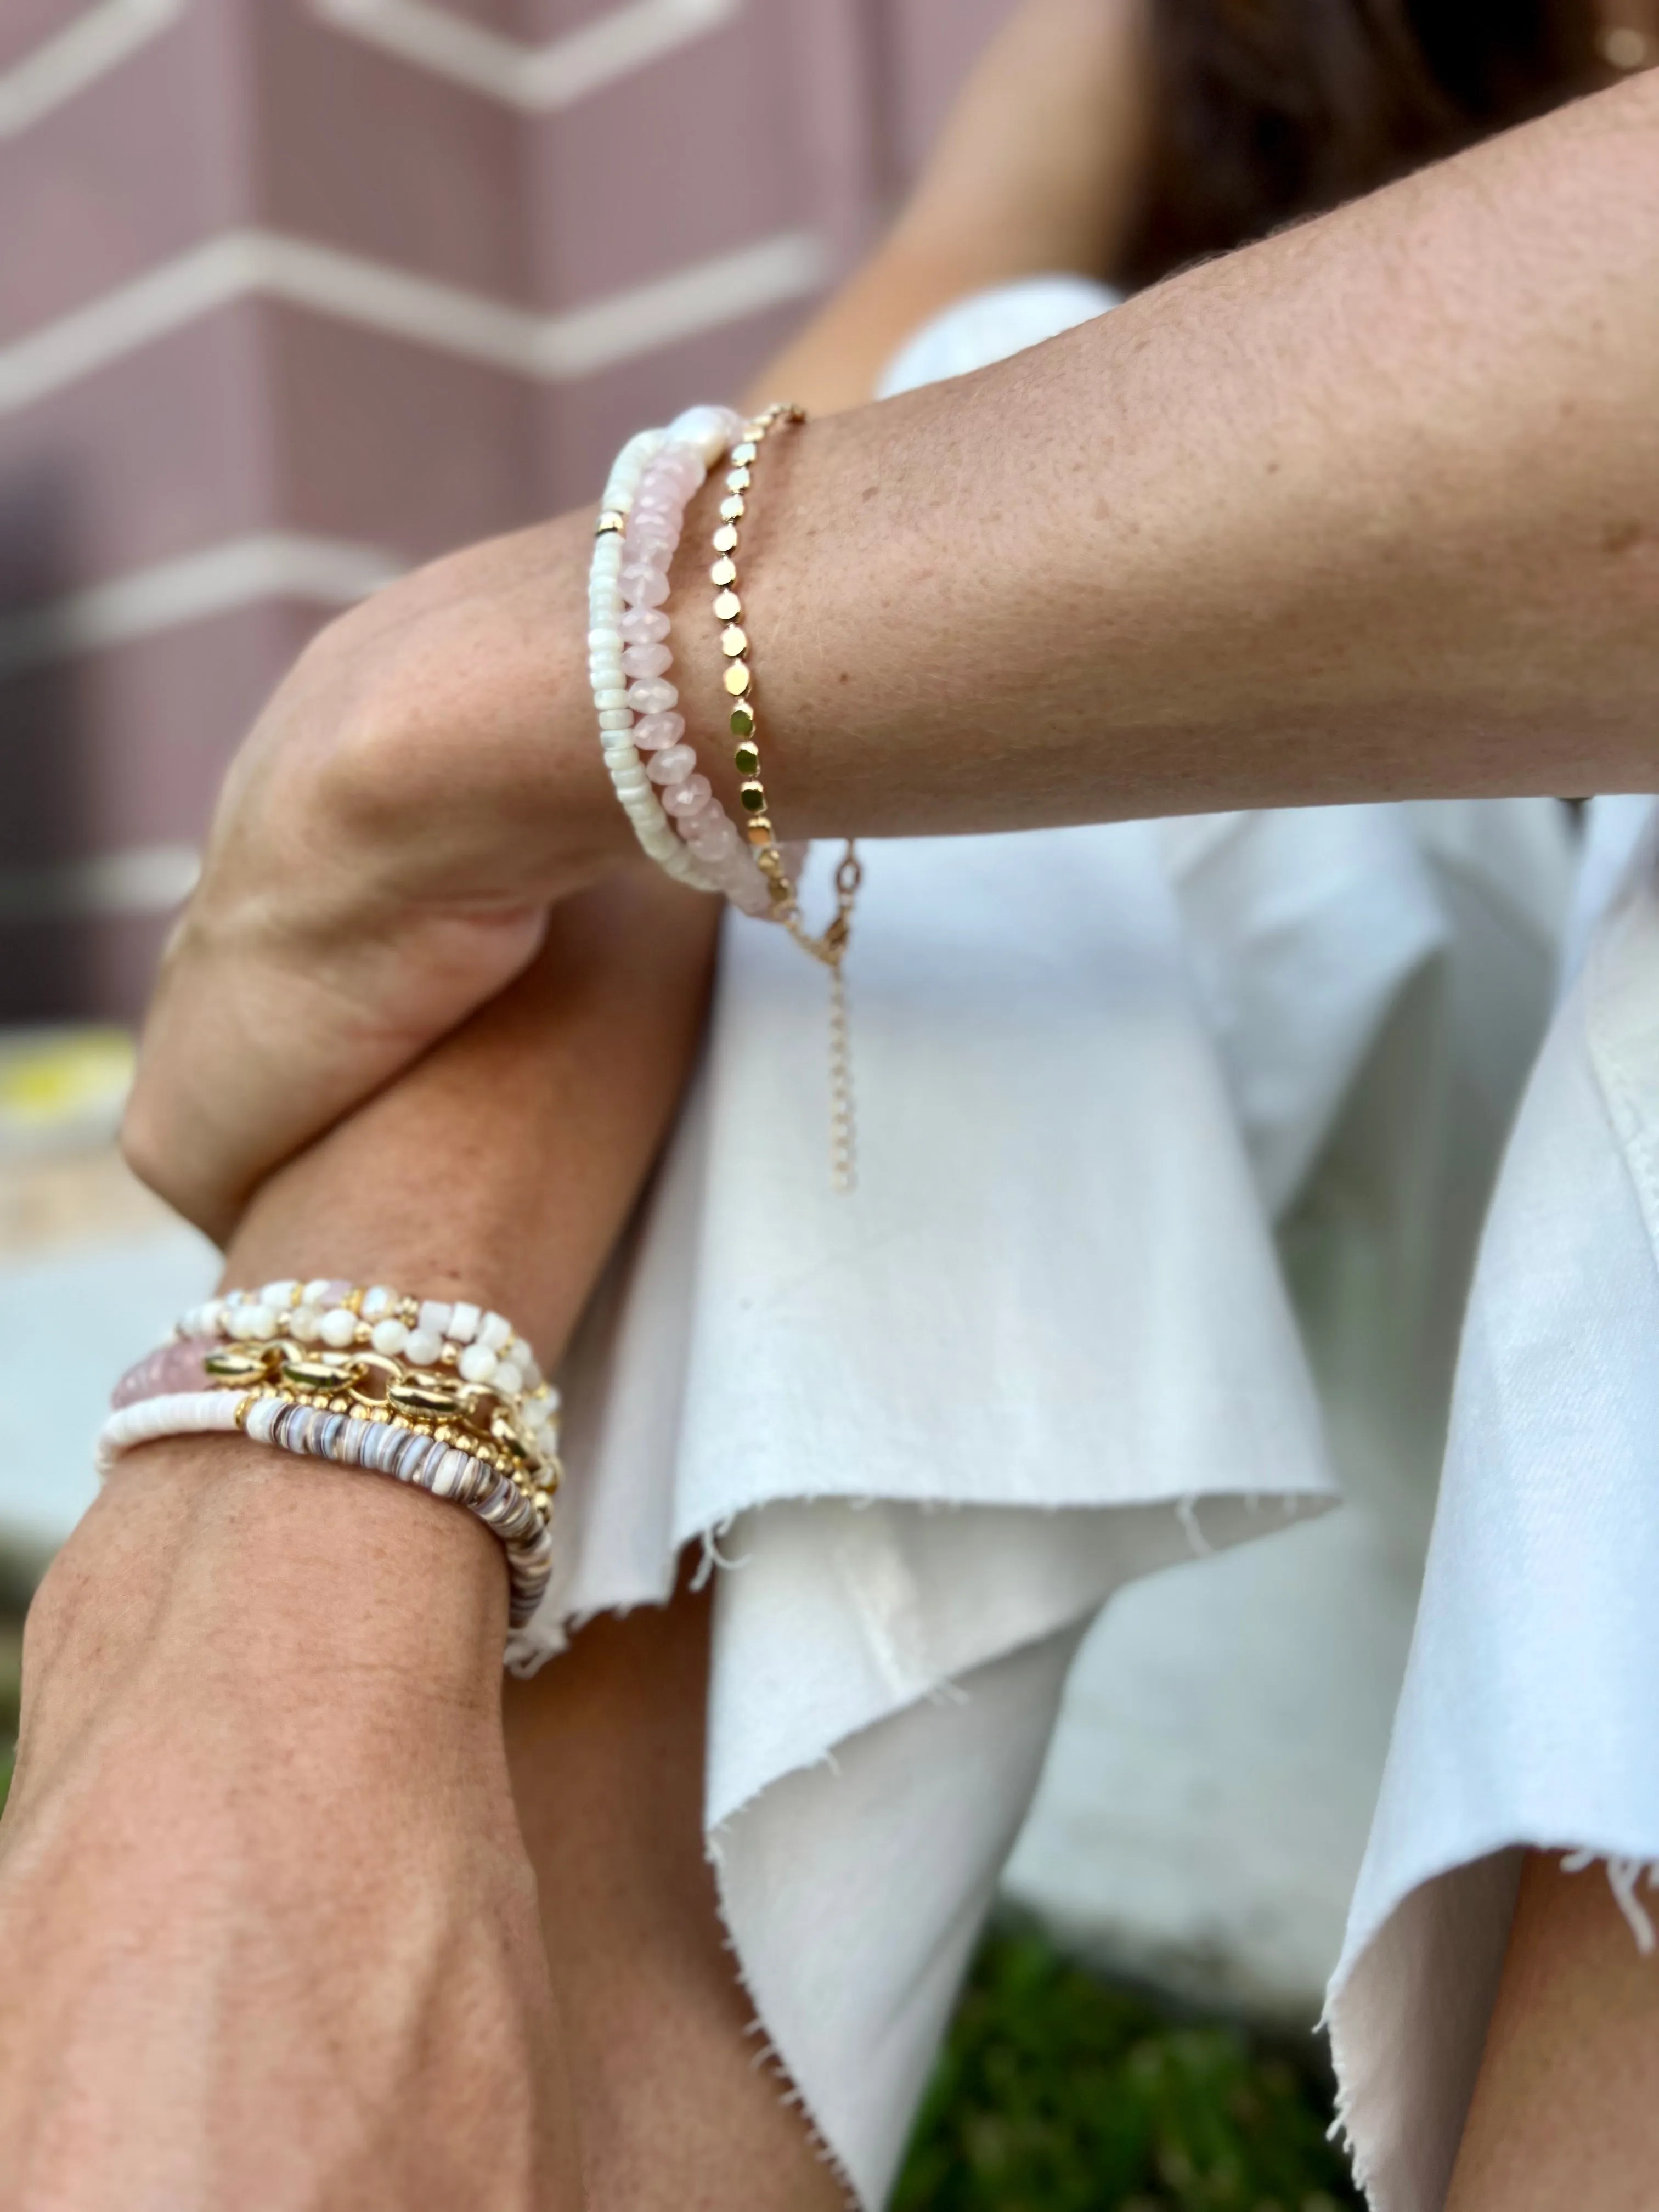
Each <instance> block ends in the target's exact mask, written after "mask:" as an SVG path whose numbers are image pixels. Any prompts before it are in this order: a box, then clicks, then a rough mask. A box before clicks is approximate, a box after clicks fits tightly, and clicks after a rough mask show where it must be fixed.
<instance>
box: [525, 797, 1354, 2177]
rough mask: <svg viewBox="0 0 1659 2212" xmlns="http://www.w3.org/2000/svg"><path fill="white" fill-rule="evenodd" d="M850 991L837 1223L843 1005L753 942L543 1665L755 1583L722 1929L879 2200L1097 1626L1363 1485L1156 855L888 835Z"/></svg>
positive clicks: (570, 1513)
mask: <svg viewBox="0 0 1659 2212" xmlns="http://www.w3.org/2000/svg"><path fill="white" fill-rule="evenodd" d="M1062 918H1063V920H1062ZM854 963H855V964H854V969H853V1004H854V1016H853V1019H854V1051H855V1054H856V1065H857V1076H858V1088H859V1096H860V1112H861V1122H862V1130H861V1143H860V1188H859V1190H858V1192H857V1194H855V1195H854V1197H852V1198H850V1199H848V1198H845V1197H841V1196H838V1195H837V1194H836V1193H835V1192H834V1191H833V1189H832V1188H831V1186H830V1182H829V1158H828V1146H827V1097H826V1084H825V1012H826V1008H825V998H824V986H823V976H822V975H820V974H819V973H818V971H817V969H814V968H813V967H812V966H811V963H807V962H805V961H804V960H803V959H802V957H801V956H800V954H799V951H797V950H796V948H795V947H794V946H793V945H790V944H789V942H788V941H787V939H785V938H784V937H783V936H782V935H781V933H778V932H775V931H773V930H770V929H769V928H767V927H764V926H763V925H757V924H749V923H744V922H741V921H734V922H733V923H732V925H731V926H730V928H729V933H728V936H727V939H726V947H725V953H724V957H723V963H722V973H721V977H720V987H719V991H718V994H717V1001H716V1006H715V1011H714V1021H713V1026H712V1032H711V1036H710V1041H709V1048H708V1064H707V1066H706V1068H705V1070H704V1072H703V1075H702V1079H701V1082H700V1084H699V1087H698V1092H697V1096H696V1099H695V1101H694V1102H693V1104H692V1106H691V1108H690V1110H689V1111H688V1114H687V1115H686V1117H685V1119H684V1123H683V1126H682V1127H681V1129H680V1131H679V1133H678V1137H677V1139H676V1141H675V1143H674V1146H673V1147H672V1149H671V1154H670V1157H669V1158H668V1159H667V1161H666V1162H665V1167H664V1170H663V1173H662V1175H661V1177H660V1180H659V1186H658V1188H657V1190H656V1192H655V1194H654V1195H653V1200H652V1202H651V1205H650V1207H649V1209H648V1211H647V1214H646V1216H645V1217H644V1219H643V1221H642V1223H641V1230H640V1234H639V1237H638V1238H637V1240H636V1244H635V1250H634V1253H633V1255H631V1259H630V1262H629V1266H628V1267H627V1268H626V1269H625V1270H623V1271H622V1272H621V1273H620V1274H619V1278H618V1279H617V1282H615V1283H614V1284H613V1285H611V1289H610V1292H609V1295H608V1297H607V1298H606V1300H605V1302H604V1304H603V1305H602V1307H601V1309H600V1310H599V1312H597V1313H596V1315H595V1316H594V1319H593V1324H592V1328H590V1329H589V1331H588V1332H587V1335H586V1340H585V1341H584V1343H583V1344H582V1345H581V1346H580V1347H579V1355H578V1357H577V1358H575V1359H574V1361H573V1370H574V1371H573V1372H572V1373H571V1374H570V1375H568V1376H567V1394H568V1404H569V1430H568V1460H569V1463H570V1465H571V1467H572V1468H573V1469H574V1470H575V1473H574V1475H573V1479H572V1480H571V1482H570V1483H569V1484H568V1486H567V1491H566V1493H565V1496H564V1498H563V1499H562V1537H563V1542H564V1545H565V1555H564V1559H563V1562H562V1575H561V1577H560V1580H559V1583H558V1587H557V1588H556V1590H555V1591H554V1592H553V1593H552V1594H551V1595H550V1601H549V1604H548V1606H547V1607H546V1609H545V1610H544V1614H543V1615H542V1616H541V1617H540V1619H539V1621H538V1624H537V1626H538V1637H537V1639H536V1640H537V1642H538V1644H539V1645H540V1647H541V1648H542V1649H548V1648H552V1647H553V1646H555V1645H556V1644H557V1642H558V1640H559V1639H560V1637H561V1635H562V1626H563V1624H564V1623H565V1622H567V1621H568V1620H571V1619H573V1618H580V1617H581V1616H582V1615H584V1614H586V1613H591V1612H592V1611H594V1610H597V1609H599V1608H600V1607H610V1606H615V1605H620V1604H628V1603H633V1602H635V1601H641V1600H648V1599H659V1598H662V1597H664V1596H665V1595H666V1594H667V1591H668V1589H669V1588H670V1586H671V1579H672V1573H673V1560H674V1557H675V1554H676V1552H677V1550H678V1547H680V1546H681V1545H683V1544H684V1543H686V1542H690V1541H696V1540H698V1539H699V1538H708V1537H710V1536H713V1537H714V1538H716V1540H717V1541H718V1544H719V1548H720V1556H722V1557H723V1558H724V1559H727V1560H729V1561H731V1562H732V1571H730V1572H729V1573H727V1574H726V1575H724V1576H722V1577H721V1579H720V1586H719V1600H718V1607H717V1613H716V1634H715V1645H714V1661H713V1680H712V1682H711V1692H710V1709H709V1721H710V1737H709V1771H708V1807H707V1814H708V1831H709V1836H710V1841H711V1846H712V1847H713V1849H714V1851H715V1853H716V1857H717V1860H718V1863H719V1865H720V1875H721V1889H722V1897H723V1902H724V1906H725V1911H726V1917H727V1921H728V1924H729V1926H730V1929H731V1931H732V1936H733V1939H734V1942H735V1943H736V1947H737V1950H738V1959H739V1962H740V1965H741V1966H742V1970H743V1972H744V1977H745V1978H746V1980H747V1982H748V1984H749V1986H750V1990H751V1991H752V1992H753V1994H754V1996H755V1999H756V2002H757V2008H758V2011H759V2013H760V2016H761V2018H762V2020H763V2022H764V2024H765V2027H766V2029H767V2032H768V2033H769V2036H770V2037H771V2039H772V2040H773V2042H774V2044H775V2046H776V2048H777V2050H778V2051H779V2052H780V2054H781V2057H782V2058H783V2060H784V2062H785V2063H786V2064H787V2068H788V2069H789V2071H790V2073H791V2075H793V2079H794V2081H796V2083H797V2084H798V2085H799V2089H800V2092H801V2093H802V2096H803V2099H804V2100H805V2105H806V2106H807V2109H808V2111H809V2112H811V2116H812V2118H813V2119H814V2121H815V2123H816V2124H817V2127H818V2128H819V2130H821V2132H822V2133H823V2136H824V2137H825V2139H826V2140H827V2142H828V2143H829V2146H830V2148H832V2150H833V2151H834V2153H835V2154H836V2157H837V2159H838V2160H839V2161H840V2162H841V2164H842V2166H843V2168H844V2169H845V2171H846V2172H847V2173H848V2176H849V2178H850V2179H851V2181H852V2183H853V2185H854V2188H855V2190H856V2191H857V2193H858V2195H859V2197H860V2199H861V2201H863V2202H864V2203H868V2204H875V2203H878V2202H879V2201H880V2200H881V2198H882V2197H883V2196H884V2192H885V2191H886V2188H887V2186H888V2184H889V2182H890V2179H891V2175H892V2172H893V2170H894V2167H895V2165H896V2160H897V2158H898V2155H899V2153H900V2151H901V2149H902V2142H903V2138H904V2134H905V2131H906V2130H907V2128H908V2122H909V2118H910V2114H911V2111H912V2109H913V2106H914V2100H915V2094H916V2092H917V2091H918V2089H919V2087H920V2085H921V2081H922V2079H923V2077H924V2075H925V2073H926V2069H927V2065H928V2063H929V2062H930V2060H931V2057H932V2055H933V2049H934V2046H935V2044H936V2041H937V2038H938V2035H939V2030H940V2028H941V2027H942V2025H943V2022H944V2019H945V2014H946V2012H947V2010H948V2007H949V2003H950V2000H951V1995H952V1993H953V1991H954V1989H955V1986H956V1984H957V1979H958V1978H959V1976H960V1973H961V1971H962V1968H963V1966H964V1964H965V1962H966V1959H967V1956H968V1953H969V1948H970V1947H971V1944H972V1942H973V1939H974V1936H975V1930H976V1928H977V1924H978V1921H979V1917H980V1916H981V1912H982V1911H983V1908H984V1905H985V1903H986V1901H987V1898H988V1896H989V1894H990V1892H991V1888H992V1886H993V1884H994V1881H995V1877H996V1874H997V1872H998V1869H999V1868H1000V1864H1001V1862H1002V1859H1003V1857H1004V1856H1005V1855H1006V1850H1007V1848H1008V1845H1009V1844H1010V1842H1011V1841H1012V1836H1013V1834H1014V1832H1015V1831H1016V1830H1017V1828H1018V1824H1019V1821H1020V1820H1021V1818H1022V1816H1023V1814H1024V1809H1025V1806H1026V1803H1027V1802H1028V1800H1029V1797H1030V1791H1031V1790H1032V1788H1033V1786H1034V1784H1035V1782H1036V1776H1037V1771H1038V1769H1039V1767H1040V1765H1041V1760H1042V1751H1043V1747H1044V1745H1045V1743H1046V1741H1047V1735H1048V1728H1049V1725H1050V1723H1051V1721H1052V1717H1053V1711H1054V1701H1055V1699H1056V1698H1057V1696H1058V1694H1059V1689H1060V1682H1061V1680H1062V1679H1063V1675H1064V1671H1065V1662H1066V1656H1067V1655H1068V1653H1069V1650H1070V1647H1071V1644H1072V1642H1073V1637H1074V1632H1075V1630H1076V1629H1077V1627H1078V1626H1079V1625H1080V1624H1082V1623H1083V1622H1085V1621H1086V1620H1088V1619H1089V1618H1090V1617H1091V1615H1092V1613H1094V1612H1095V1611H1096V1610H1097V1607H1099V1606H1100V1604H1101V1603H1102V1602H1103V1601H1104V1599H1105V1598H1106V1597H1107V1596H1108V1595H1109V1593H1110V1592H1111V1591H1112V1590H1113V1589H1115V1588H1116V1587H1117V1586H1118V1585H1119V1584H1121V1583H1122V1582H1123V1581H1125V1580H1126V1579H1127V1578H1129V1577H1132V1576H1133V1575H1136V1574H1140V1573H1145V1572H1147V1571H1150V1570H1152V1569H1153V1568H1156V1567H1161V1566H1164V1565H1168V1564H1170V1562H1172V1561H1174V1560H1176V1559H1181V1558H1182V1557H1185V1556H1188V1555H1189V1554H1190V1553H1191V1552H1192V1551H1193V1550H1194V1549H1195V1548H1199V1547H1204V1546H1215V1547H1219V1546H1222V1545H1225V1544H1228V1543H1231V1542H1233V1541H1237V1540H1238V1539H1239V1538H1241V1537H1243V1536H1244V1535H1246V1534H1250V1533H1253V1532H1254V1531H1255V1529H1257V1528H1263V1527H1268V1526H1273V1525H1277V1524H1278V1523H1279V1522H1282V1519H1283V1515H1284V1509H1285V1506H1286V1505H1288V1506H1289V1507H1290V1508H1291V1510H1294V1509H1295V1508H1296V1507H1297V1505H1298V1504H1304V1503H1305V1504H1317V1503H1318V1502H1319V1501H1320V1500H1321V1499H1322V1498H1323V1496H1324V1495H1325V1493H1326V1492H1327V1490H1328V1479H1327V1476H1326V1474H1325V1471H1324V1466H1323V1461H1322V1451H1321V1446H1320V1441H1319V1431H1318V1420H1317V1414H1316V1408H1315V1406H1314V1403H1313V1399H1312V1395H1311V1393H1310V1389H1309V1386H1308V1383H1307V1378H1306V1375H1305V1371H1304V1367H1303V1364H1302V1360H1301V1357H1300V1354H1299V1352H1298V1350H1297V1343H1296V1339H1295V1333H1294V1328H1293V1325H1292V1323H1291V1318H1290V1316H1289V1312H1288V1310H1287V1308H1286V1305H1285V1298H1284V1295H1283V1291H1282V1289H1281V1287H1280V1285H1279V1279H1278V1274H1277V1271H1276V1267H1275V1262H1274V1259H1273V1251H1272V1247H1271V1243H1270V1241H1269V1238H1268V1235H1267V1225H1266V1221H1265V1218H1264V1215H1263V1212H1262V1209H1261V1204H1260V1201H1259V1199H1258V1197H1257V1195H1256V1191H1255V1183H1254V1180H1253V1176H1252V1173H1251V1170H1250V1165H1249V1160H1248V1158H1247V1156H1246V1153H1245V1151H1244V1149H1243V1145H1242V1144H1241V1141H1240V1139H1239V1136H1238V1133H1237V1126H1236V1122H1235V1119H1234V1116H1233V1114H1232V1111H1231V1105H1230V1102H1229V1099H1228V1096H1227V1092H1226V1089H1225V1083H1224V1079H1223V1076H1222V1073H1221V1070H1220V1067H1219V1065H1218V1060H1217V1058H1216V1055H1215V1053H1214V1051H1213V1049H1212V1046H1211V1044H1210V1042H1209V1041H1208V1039H1207V1037H1206V1033H1205V1030H1204V1027H1203V1025H1202V1023H1201V1020H1200V1015H1199V1012H1198V1007H1197V1003H1196V1000H1195V999H1194V995H1193V993H1192V990H1191V987H1190V985H1189V983H1188V975H1187V970H1186V967H1185V963H1184V958H1183V949H1182V933H1181V927H1180V920H1179V914H1178V910H1177V908H1176V903H1175V901H1174V899H1173V898H1172V896H1171V895H1170V889H1169V885H1168V881H1167V878H1166V877H1165V874H1164V869H1163V866H1162V862H1161V858H1160V852H1159V842H1158V832H1157V831H1156V829H1154V828H1152V826H1151V825H1145V824H1128V825H1123V826H1119V827H1115V828H1108V829H1079V830H1066V831H1060V832H1055V833H1054V834H1052V835H1051V836H1045V837H1043V838H1042V839H1041V840H1037V839H1022V838H1012V837H1011V838H978V839H962V840H951V841H948V842H939V843H934V844H929V843H916V844H906V845H902V846H901V845H888V846H882V847H878V848H876V849H875V850H874V851H873V852H872V854H871V855H870V865H869V869H868V875H867V882H866V894H865V897H864V901H863V903H862V910H861V914H860V928H859V935H858V939H857V951H856V952H855V955H854ZM1252 1497H1258V1498H1266V1497H1271V1498H1272V1499H1273V1501H1275V1502H1274V1504H1273V1506H1272V1508H1271V1509H1270V1510H1263V1509H1262V1507H1261V1504H1260V1503H1259V1502H1258V1503H1257V1504H1256V1505H1255V1510H1252V1505H1251V1503H1250V1499H1251V1498H1252ZM962 1697H965V1698H966V1699H967V1700H968V1705H967V1707H966V1708H963V1706H962V1705H960V1704H959V1702H958V1699H960V1698H962ZM941 1700H943V1701H941ZM964 1715H965V1716H966V1717H964ZM970 1752H971V1763H969V1764H964V1763H963V1762H964V1760H965V1759H969V1753H970ZM895 1777H898V1778H902V1785H903V1786H902V1787H899V1786H898V1784H897V1783H896V1781H895V1779H894V1778H895ZM853 1890H856V1892H857V1893H858V1896H859V1899H860V1907H859V1913H858V1924H859V1929H860V1941H859V1942H858V1943H857V1944H854V1942H851V1940H850V1939H849V1931H848V1917H847V1912H846V1910H845V1905H844V1899H846V1897H847V1896H848V1893H849V1892H851V1891H853ZM873 2051H880V2052H881V2054H882V2057H881V2061H880V2063H874V2062H873V2060H872V2052H873Z"/></svg>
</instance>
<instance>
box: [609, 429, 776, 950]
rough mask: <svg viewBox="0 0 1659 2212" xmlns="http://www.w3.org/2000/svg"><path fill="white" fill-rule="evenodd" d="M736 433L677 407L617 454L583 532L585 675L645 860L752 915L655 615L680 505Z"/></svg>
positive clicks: (737, 845) (746, 879) (730, 834)
mask: <svg viewBox="0 0 1659 2212" xmlns="http://www.w3.org/2000/svg"><path fill="white" fill-rule="evenodd" d="M737 428H738V417H737V416H735V415H734V414H732V411H731V410H730V409H728V408H723V407H693V408H689V409H688V410H686V411H685V413H684V414H683V415H680V416H677V417H676V419H675V420H674V422H671V424H670V425H669V426H668V428H667V429H666V430H646V431H641V433H640V434H639V435H637V436H636V437H634V438H631V439H630V440H629V442H628V444H627V445H626V446H624V447H623V450H622V452H621V453H619V454H618V455H617V461H616V465H615V466H614V467H613V468H612V470H611V477H610V479H609V481H608V483H606V485H605V497H604V500H603V502H602V504H601V507H600V510H599V521H598V524H597V526H596V529H595V533H594V544H593V561H592V569H591V571H590V574H589V580H588V633H587V644H588V675H589V678H590V681H591V683H592V691H593V706H594V711H595V713H596V714H597V716H598V718H599V743H600V745H601V747H602V749H603V750H604V754H605V766H606V768H607V769H608V770H609V772H610V775H611V784H612V786H613V787H614V789H615V791H616V793H617V798H618V799H620V800H621V802H622V805H623V810H624V811H625V812H626V813H627V815H628V817H629V820H630V821H631V822H632V823H633V825H634V831H635V836H637V838H638V839H639V842H640V843H641V846H642V847H643V848H644V849H645V851H646V852H647V854H649V855H650V857H651V858H652V859H653V860H655V861H656V862H657V863H658V865H659V866H661V867H663V868H665V869H666V870H667V872H668V873H669V874H670V875H671V876H673V877H674V878H676V879H677V880H678V881H679V882H681V883H684V884H691V885H693V886H694V887H695V888H696V889H697V890H708V891H716V892H720V893H721V894H722V895H723V896H726V898H728V899H730V900H731V901H732V904H733V905H735V906H738V907H739V908H742V909H743V910H744V912H745V913H749V914H754V915H764V914H766V913H768V912H769V908H770V897H769V892H768V890H767V886H766V884H765V881H764V879H763V877H762V876H761V874H760V872H759V870H758V869H757V866H756V865H755V862H754V860H753V859H752V858H751V857H750V854H749V853H748V852H747V851H746V850H745V849H744V841H743V839H742V837H741V836H739V834H738V829H737V826H736V824H735V823H733V822H732V818H731V817H730V816H729V815H728V814H727V813H726V810H725V809H724V807H722V806H721V805H720V802H719V800H718V799H716V798H715V797H714V790H713V787H712V786H711V785H710V783H709V781H708V777H707V776H704V775H699V774H698V772H697V759H696V751H695V750H694V749H693V748H692V747H691V746H690V745H689V744H686V743H685V742H684V739H685V717H684V715H683V714H678V713H677V712H676V711H675V709H676V708H677V707H678V702H679V693H678V690H676V689H675V687H674V685H673V684H671V683H670V682H669V681H668V671H669V669H670V668H671V666H672V665H673V656H672V653H671V649H670V647H669V645H668V642H667V639H668V635H669V619H668V617H667V615H666V614H665V613H664V612H663V611H662V610H663V605H664V602H665V600H666V599H667V597H668V589H669V586H668V569H669V564H670V562H671V560H672V558H673V555H674V549H675V547H676V545H677V544H678V542H679V537H680V532H681V529H682V527H683V526H684V516H685V507H686V503H687V501H689V500H690V496H691V495H692V493H693V492H695V491H696V489H697V488H698V486H699V485H700V484H701V483H702V481H703V479H704V477H706V476H707V474H708V471H709V469H710V468H711V467H712V466H713V465H714V463H715V462H716V461H717V460H718V459H720V455H721V454H722V453H724V452H725V451H726V447H727V446H728V445H729V444H730V443H731V441H732V435H733V434H734V433H735V432H736V430H737ZM630 678H632V681H631V682H630V681H629V679H630ZM636 717H637V719H636ZM645 755H652V756H654V757H653V758H651V759H650V761H649V763H648V765H647V762H646V760H645V759H644V758H643V756H645ZM659 791H660V794H661V795H660V796H659Z"/></svg>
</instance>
